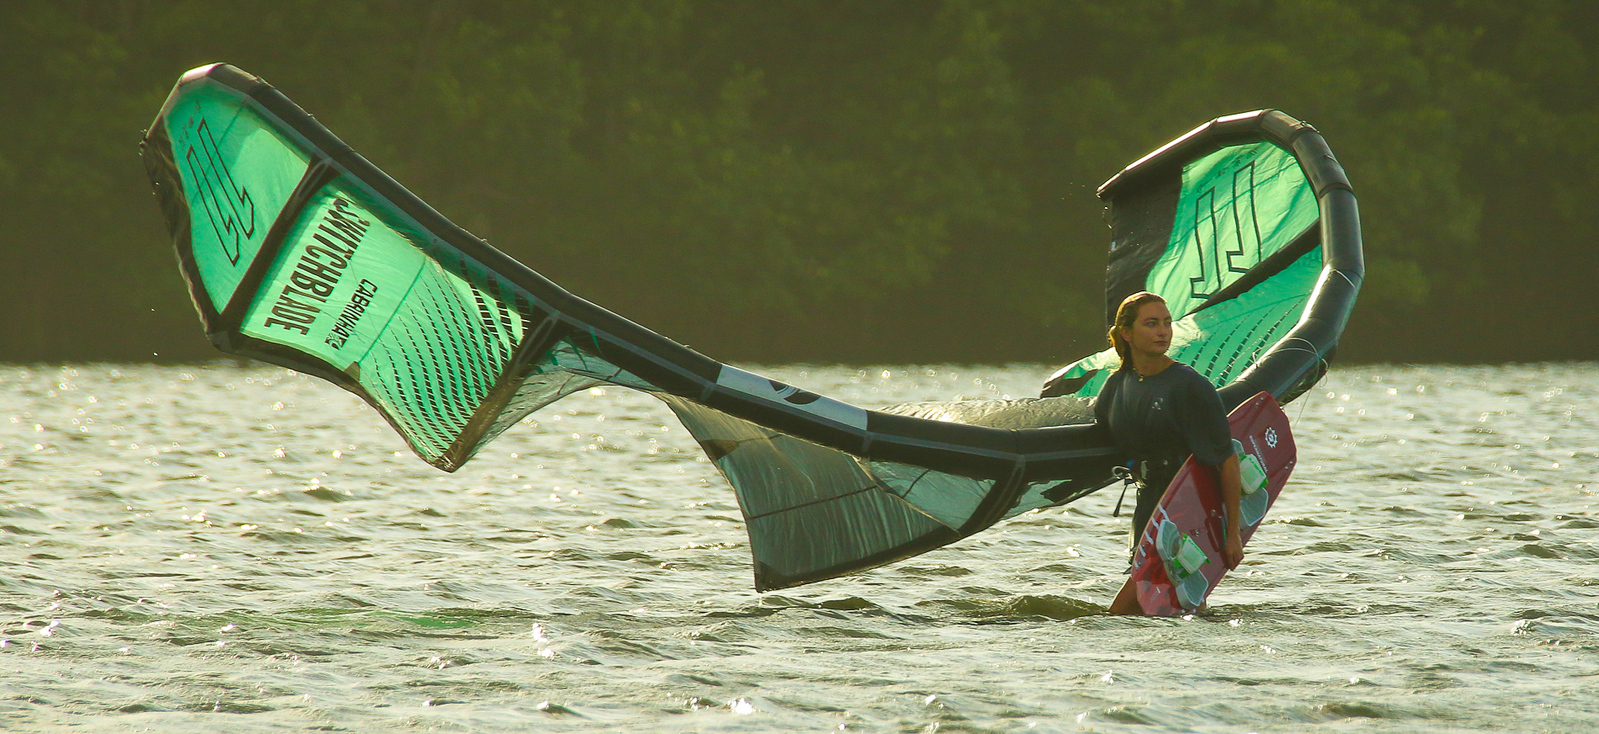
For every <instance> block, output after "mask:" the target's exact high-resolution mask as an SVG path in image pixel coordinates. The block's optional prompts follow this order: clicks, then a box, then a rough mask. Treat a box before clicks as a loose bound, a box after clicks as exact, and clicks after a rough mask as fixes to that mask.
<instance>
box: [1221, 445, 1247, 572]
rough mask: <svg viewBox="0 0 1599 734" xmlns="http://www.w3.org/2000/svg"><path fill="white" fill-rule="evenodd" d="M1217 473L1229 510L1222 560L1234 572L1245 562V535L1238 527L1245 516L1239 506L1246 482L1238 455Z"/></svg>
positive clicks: (1223, 497)
mask: <svg viewBox="0 0 1599 734" xmlns="http://www.w3.org/2000/svg"><path fill="white" fill-rule="evenodd" d="M1216 473H1217V475H1218V477H1217V478H1218V479H1220V480H1221V500H1222V505H1223V506H1224V507H1226V508H1227V543H1226V545H1225V549H1224V551H1223V552H1224V554H1225V555H1224V557H1223V559H1222V560H1224V561H1226V562H1227V568H1228V570H1232V569H1235V568H1238V564H1239V563H1240V562H1242V561H1243V560H1244V534H1243V532H1242V530H1241V529H1240V528H1239V527H1238V518H1239V516H1240V515H1242V514H1243V512H1242V510H1240V509H1239V508H1238V504H1239V502H1240V500H1241V498H1242V497H1243V486H1244V481H1243V478H1242V477H1241V476H1239V473H1238V454H1233V455H1232V456H1229V457H1227V460H1226V461H1223V462H1222V463H1221V466H1218V467H1216Z"/></svg>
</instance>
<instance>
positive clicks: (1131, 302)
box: [1106, 291, 1166, 370]
mask: <svg viewBox="0 0 1599 734" xmlns="http://www.w3.org/2000/svg"><path fill="white" fill-rule="evenodd" d="M1165 302H1166V299H1164V298H1161V297H1160V296H1158V295H1156V294H1154V293H1150V292H1149V291H1139V292H1137V293H1134V294H1132V295H1130V296H1128V297H1126V298H1123V299H1122V305H1120V306H1117V307H1116V320H1115V321H1113V322H1111V325H1110V332H1109V333H1108V334H1106V336H1107V337H1108V338H1109V339H1110V346H1111V348H1112V349H1115V350H1116V356H1118V357H1121V358H1122V364H1121V367H1118V368H1117V369H1123V370H1124V369H1127V368H1128V367H1131V366H1132V363H1133V362H1132V348H1133V347H1132V345H1131V344H1128V343H1127V340H1126V339H1123V338H1121V337H1120V336H1118V335H1117V332H1120V331H1121V330H1122V329H1130V328H1132V326H1133V322H1135V321H1137V320H1138V309H1140V308H1143V307H1144V304H1146V303H1165Z"/></svg>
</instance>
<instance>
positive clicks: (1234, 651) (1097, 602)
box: [0, 364, 1599, 732]
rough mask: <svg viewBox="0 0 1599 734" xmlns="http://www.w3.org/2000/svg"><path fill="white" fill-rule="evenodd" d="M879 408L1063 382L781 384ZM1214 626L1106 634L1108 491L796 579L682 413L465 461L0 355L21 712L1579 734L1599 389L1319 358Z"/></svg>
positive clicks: (640, 402) (1111, 567) (824, 374)
mask: <svg viewBox="0 0 1599 734" xmlns="http://www.w3.org/2000/svg"><path fill="white" fill-rule="evenodd" d="M758 370H759V371H761V372H763V373H769V374H772V375H773V376H774V377H777V378H779V379H783V380H786V381H789V382H791V383H793V384H796V385H799V386H801V387H805V388H808V389H813V390H816V391H819V392H822V393H824V394H828V395H832V396H836V397H839V398H842V399H845V400H849V401H851V402H854V403H856V404H859V405H863V406H868V407H878V406H882V405H887V404H891V403H896V402H901V401H908V400H947V399H950V398H953V397H955V396H957V395H964V396H967V397H972V396H978V395H981V396H993V395H999V394H1005V393H1009V394H1012V395H1018V396H1019V395H1028V394H1033V393H1034V391H1035V390H1036V386H1037V385H1038V383H1039V382H1040V381H1041V380H1042V378H1043V377H1044V376H1046V375H1047V374H1048V373H1049V372H1050V369H1049V368H1047V367H1045V366H1037V365H1021V366H978V367H972V366H960V367H954V366H916V367H906V366H886V367H879V368H873V369H867V370H860V369H856V368H839V367H803V366H789V367H775V368H774V367H763V368H758ZM1287 410H1288V413H1289V415H1290V416H1291V417H1292V418H1293V419H1294V428H1295V431H1296V438H1297V441H1298V444H1299V447H1300V465H1299V468H1298V469H1297V470H1296V472H1295V475H1294V478H1293V480H1292V481H1291V482H1290V484H1289V486H1288V488H1287V489H1286V490H1285V491H1284V493H1283V495H1282V498H1281V499H1280V500H1279V502H1278V503H1277V505H1276V506H1275V507H1274V508H1273V511H1272V514H1271V515H1269V516H1268V517H1267V519H1266V522H1265V525H1264V526H1263V527H1262V529H1261V530H1260V532H1259V533H1258V535H1257V536H1256V537H1255V539H1254V541H1253V542H1252V543H1251V544H1250V546H1249V548H1248V558H1247V560H1246V561H1245V565H1244V566H1243V567H1242V568H1241V569H1240V571H1238V572H1235V573H1234V574H1232V575H1231V576H1229V577H1228V578H1227V579H1226V580H1225V581H1224V582H1223V584H1222V586H1221V587H1220V588H1219V589H1218V590H1217V591H1216V592H1215V594H1214V596H1213V598H1212V607H1211V609H1210V611H1209V613H1208V614H1207V615H1205V616H1201V617H1195V618H1187V619H1127V618H1116V617H1108V616H1104V615H1103V614H1100V611H1101V610H1102V609H1103V605H1104V604H1106V603H1108V602H1109V600H1110V598H1111V596H1112V595H1113V594H1114V592H1115V591H1116V589H1117V588H1119V586H1120V584H1121V582H1122V579H1123V577H1122V576H1121V570H1122V569H1123V568H1124V567H1125V564H1126V554H1125V551H1124V550H1123V543H1124V538H1125V534H1126V522H1127V518H1126V517H1122V518H1113V517H1111V516H1110V508H1111V506H1112V505H1113V504H1114V503H1115V499H1116V497H1115V495H1114V493H1112V492H1109V491H1106V492H1101V493H1099V494H1097V495H1094V496H1092V497H1089V498H1087V499H1085V500H1082V501H1080V502H1078V503H1076V504H1073V505H1071V506H1069V507H1066V508H1054V509H1048V510H1044V511H1039V512H1034V513H1029V514H1027V515H1023V516H1021V517H1018V518H1016V519H1013V520H1010V521H1007V522H1005V523H1003V524H1002V525H1000V526H999V527H996V528H994V529H991V530H989V531H986V532H984V533H982V534H980V535H978V536H976V537H973V538H970V539H968V540H966V541H963V542H961V543H958V544H956V545H954V546H952V547H949V548H945V549H941V550H938V551H935V552H932V553H928V554H926V555H923V556H919V557H917V558H913V559H910V560H908V561H903V562H900V563H898V564H895V565H891V566H888V567H885V568H882V569H878V570H876V571H872V572H869V573H866V574H862V575H858V576H854V577H850V578H846V579H841V580H836V581H828V582H823V583H819V584H814V585H811V586H805V587H800V588H797V589H791V590H786V591H783V592H779V593H773V594H767V595H757V594H755V593H754V591H753V590H752V587H751V575H750V568H749V558H748V551H747V545H746V544H747V541H746V539H745V536H744V533H743V528H742V525H741V522H740V519H739V517H740V516H739V512H738V508H737V506H736V505H735V504H734V502H733V498H732V492H731V490H729V489H728V488H727V487H726V486H725V485H724V484H723V482H722V481H721V479H720V477H719V476H718V475H717V474H716V473H715V472H714V470H713V469H712V467H711V465H710V464H709V463H707V462H706V461H705V460H704V459H703V457H702V455H701V453H700V452H699V450H698V448H697V447H695V446H694V445H693V443H692V441H690V440H689V439H688V437H687V435H686V434H685V432H684V431H683V430H682V429H681V428H680V427H679V426H678V425H677V424H676V423H675V422H674V421H673V419H672V417H671V415H670V413H669V412H668V411H667V410H666V409H665V407H664V406H663V405H661V404H660V403H658V402H656V401H654V400H653V399H651V398H648V397H645V396H642V395H638V394H635V393H631V392H628V391H623V390H615V389H611V390H606V391H593V392H591V393H588V394H582V395H579V396H574V397H573V398H570V399H568V400H567V401H564V402H562V403H560V404H558V405H557V406H555V409H554V410H550V411H546V412H545V413H541V414H538V415H535V416H534V417H533V419H532V420H531V421H528V422H527V424H526V425H521V426H517V427H514V428H512V429H511V430H510V431H507V432H506V434H505V435H504V436H502V437H501V438H500V439H498V440H497V441H496V442H495V443H494V444H491V445H490V446H489V447H488V448H486V449H485V450H484V451H483V453H482V454H480V455H479V457H478V458H477V459H476V460H474V461H473V462H472V463H471V464H468V465H467V467H466V468H464V469H462V470H461V471H460V472H458V473H456V474H444V473H441V472H439V471H437V470H434V469H432V468H430V467H428V466H426V465H425V464H423V463H422V462H421V461H420V460H419V459H417V458H416V457H414V456H412V455H411V454H410V453H409V452H408V451H407V449H406V448H405V446H404V445H403V444H402V443H401V441H400V440H399V438H398V437H397V436H396V435H395V434H394V433H393V432H392V431H391V430H390V429H389V428H388V427H387V426H386V425H385V424H384V423H383V422H382V420H381V419H380V418H379V417H378V416H377V415H376V414H375V413H374V412H373V411H371V410H370V409H368V408H367V407H365V406H364V405H362V404H361V403H359V402H358V401H357V400H356V399H355V398H353V397H351V396H349V395H346V394H344V393H342V392H339V391H338V390H336V389H334V388H331V387H329V386H327V385H326V384H324V383H321V382H318V381H315V380H312V379H309V378H305V377H303V376H298V375H293V374H291V373H288V372H284V371H281V370H275V369H269V368H264V367H263V368H255V367H246V368H240V367H234V366H231V365H209V366H192V367H164V366H162V367H157V366H147V365H78V366H70V367H66V368H62V367H57V366H51V367H20V366H9V367H0V535H3V538H0V569H3V571H0V728H3V729H6V730H45V731H53V730H66V729H73V730H92V731H145V730H149V731H159V732H209V731H239V732H254V731H357V732H367V731H371V732H378V731H396V730H416V731H532V730H538V731H785V732H786V731H816V732H821V731H884V732H935V731H936V732H1011V731H1015V732H1023V731H1029V732H1030V731H1046V732H1047V731H1073V732H1075V731H1133V732H1182V731H1207V732H1208V731H1215V732H1246V731H1260V732H1268V731H1340V732H1342V731H1385V732H1386V731H1391V732H1414V731H1424V732H1425V731H1440V732H1442V731H1462V730H1496V731H1556V732H1571V731H1591V730H1593V729H1594V728H1596V727H1599V566H1596V564H1595V560H1596V559H1599V548H1596V546H1595V541H1596V540H1599V530H1596V528H1599V516H1596V514H1595V509H1594V508H1593V506H1592V505H1593V504H1594V503H1595V493H1596V487H1599V482H1596V479H1599V471H1596V469H1599V450H1596V447H1599V424H1596V420H1599V366H1595V365H1589V364H1577V365H1526V366H1512V367H1504V368H1463V367H1392V366H1385V367H1364V368H1358V369H1341V370H1335V371H1334V372H1333V373H1332V374H1331V375H1329V377H1328V378H1327V379H1326V380H1325V381H1324V382H1323V383H1322V385H1321V386H1320V387H1319V388H1318V389H1317V390H1313V391H1312V392H1311V393H1309V394H1308V395H1306V396H1305V398H1303V399H1302V400H1301V401H1299V402H1296V403H1294V404H1291V405H1290V406H1288V408H1287Z"/></svg>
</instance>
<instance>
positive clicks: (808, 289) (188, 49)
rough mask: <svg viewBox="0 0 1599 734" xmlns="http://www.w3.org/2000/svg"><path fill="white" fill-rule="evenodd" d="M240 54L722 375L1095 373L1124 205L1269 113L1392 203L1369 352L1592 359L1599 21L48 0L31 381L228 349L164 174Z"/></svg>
mask: <svg viewBox="0 0 1599 734" xmlns="http://www.w3.org/2000/svg"><path fill="white" fill-rule="evenodd" d="M215 61H227V62H229V63H232V64H234V65H236V66H239V67H240V68H243V69H245V70H246V71H250V72H253V73H255V74H258V75H260V76H262V77H263V78H265V79H266V80H267V81H269V82H271V83H272V84H274V85H275V86H277V87H278V88H279V89H280V90H282V91H283V92H284V93H285V94H287V95H288V96H289V97H290V98H291V99H294V100H295V101H296V102H298V103H299V104H300V105H301V106H302V107H304V108H305V109H306V110H307V111H309V112H311V113H312V114H314V115H317V116H318V118H319V119H320V120H321V121H322V122H323V123H324V124H326V125H327V126H328V127H329V128H330V129H332V130H333V131H334V133H336V134H338V135H339V136H341V137H343V138H344V139H345V140H346V141H347V142H349V143H350V144H351V145H353V146H354V147H355V149H356V150H358V151H361V152H362V153H363V154H364V155H366V157H367V158H369V159H370V160H372V161H373V162H374V163H375V164H377V165H378V166H379V167H381V168H383V169H385V170H386V171H388V172H389V173H390V174H391V175H393V176H394V177H395V178H396V179H398V180H399V181H400V182H401V183H403V184H405V185H406V186H408V187H410V188H411V189H412V190H413V191H415V192H417V194H418V195H420V196H421V197H422V198H423V199H425V200H427V201H428V202H430V203H431V204H433V205H434V207H435V208H437V209H439V210H440V211H441V212H443V213H444V214H445V215H446V216H449V217H451V218H452V219H454V220H455V221H457V222H458V223H460V224H462V225H463V226H465V227H466V228H467V229H469V230H471V231H473V232H474V233H475V234H477V235H479V236H481V237H483V238H485V239H487V240H488V241H489V242H491V243H493V244H494V245H495V246H497V247H499V248H500V249H502V250H504V251H506V252H508V253H509V254H511V255H512V256H514V257H516V258H517V259H519V260H521V261H523V262H525V263H527V264H528V265H530V266H531V267H533V268H534V269H535V270H538V271H540V272H542V273H543V274H544V275H546V276H549V277H550V278H552V279H554V280H555V281H556V282H558V283H561V284H562V285H565V286H566V287H567V288H569V289H570V290H572V291H573V292H575V293H577V294H578V295H581V296H583V297H586V298H588V299H590V300H593V301H595V302H597V303H599V304H601V305H604V306H606V307H608V308H611V309H612V310H614V311H617V312H618V313H621V314H623V315H625V316H628V317H630V318H633V319H634V320H636V321H639V322H641V323H643V324H645V325H646V326H649V327H651V328H654V329H656V330H658V331H660V332H662V333H664V334H666V335H668V336H671V337H673V338H675V339H677V340H679V341H682V342H686V343H688V344H691V345H692V346H694V347H696V348H697V349H699V350H700V351H703V352H706V353H707V354H710V355H711V356H714V357H717V358H720V359H724V360H746V361H768V362H774V361H795V360H797V361H811V362H878V361H895V362H932V361H960V362H1011V361H1023V360H1026V361H1046V362H1065V361H1068V360H1071V359H1075V358H1077V357H1079V356H1082V355H1083V354H1086V353H1088V352H1090V351H1096V350H1097V349H1098V348H1099V346H1100V339H1102V336H1101V329H1102V325H1101V323H1102V320H1103V314H1102V312H1101V309H1100V306H1099V304H1100V299H1101V290H1102V287H1103V277H1104V262H1105V255H1104V253H1105V249H1106V246H1107V244H1108V239H1109V237H1108V235H1109V230H1108V229H1107V228H1106V226H1105V223H1104V220H1103V216H1102V206H1101V204H1100V202H1099V201H1098V200H1097V199H1096V198H1095V196H1094V190H1095V188H1096V187H1097V186H1098V185H1099V184H1100V183H1101V182H1103V181H1104V180H1105V179H1107V178H1109V177H1110V176H1111V175H1113V174H1115V173H1116V172H1117V171H1119V170H1120V169H1121V168H1122V167H1123V166H1125V165H1126V164H1128V163H1129V162H1131V161H1133V160H1134V159H1136V158H1138V157H1139V156H1141V155H1143V154H1144V153H1146V152H1148V151H1150V150H1151V149H1153V148H1155V147H1157V146H1159V145H1160V144H1162V143H1164V142H1166V141H1167V140H1169V139H1171V138H1172V137H1174V136H1176V135H1179V134H1181V133H1183V132H1185V131H1187V130H1188V129H1190V128H1192V127H1193V126H1195V125H1197V124H1200V123H1202V122H1205V121H1207V120H1209V119H1211V118H1214V117H1217V116H1219V115H1224V114H1229V113H1233V112H1239V111H1245V110H1253V109H1258V108H1263V107H1272V108H1277V109H1281V110H1283V111H1285V112H1287V113H1289V114H1291V115H1294V116H1296V117H1299V118H1300V119H1303V120H1306V121H1308V122H1311V123H1312V124H1314V125H1316V126H1317V127H1318V129H1320V130H1321V131H1322V133H1323V134H1324V135H1325V136H1326V137H1327V139H1328V141H1329V143H1330V144H1331V145H1332V147H1333V150H1334V151H1335V152H1337V154H1338V156H1339V159H1340V160H1341V161H1342V162H1343V164H1344V166H1345V167H1346V169H1347V170H1348V173H1349V176H1350V178H1351V180H1352V181H1353V182H1354V184H1355V189H1356V192H1357V194H1358V196H1359V198H1360V203H1361V207H1362V214H1363V222H1364V232H1365V241H1366V254H1367V262H1368V270H1369V279H1368V281H1367V284H1366V287H1365V290H1364V291H1363V293H1362V296H1361V303H1360V305H1359V306H1358V307H1357V309H1356V315H1355V320H1354V322H1353V323H1352V325H1351V327H1350V329H1349V331H1348V332H1347V333H1346V335H1345V339H1344V344H1343V349H1342V354H1341V358H1343V359H1346V360H1351V359H1352V360H1358V361H1454V362H1495V361H1506V360H1513V361H1539V360H1557V359H1595V358H1599V326H1596V324H1595V321H1596V318H1595V317H1596V316H1599V306H1596V305H1595V299H1594V298H1593V297H1592V290H1593V285H1592V283H1593V281H1594V279H1595V277H1596V276H1599V255H1596V249H1599V248H1596V247H1595V245H1596V234H1599V233H1596V231H1595V230H1596V226H1595V225H1596V224H1599V208H1596V207H1595V202H1599V135H1595V134H1594V133H1595V128H1596V127H1599V124H1596V123H1599V84H1596V83H1595V82H1596V80H1595V74H1594V73H1595V71H1596V68H1595V66H1596V64H1599V3H1593V2H1586V1H1582V0H1516V1H1515V2H1509V1H1502V0H1418V1H1415V2H1392V1H1391V0H1209V1H1207V2H1197V1H1185V0H1119V1H1115V0H1103V1H1102V0H1009V1H1000V0H880V1H878V0H803V1H801V0H745V1H737V2H735V1H733V0H547V1H541V2H527V3H522V2H469V1H466V0H456V1H453V2H451V1H446V2H401V1H399V0H371V1H369V2H337V1H327V0H319V1H317V2H310V1H299V0H295V1H285V0H234V1H232V2H228V3H213V2H198V1H188V2H155V1H149V0H120V1H119V0H99V1H90V0H79V1H70V0H64V1H61V2H55V1H48V0H41V1H37V2H33V1H24V2H15V1H14V2H7V3H4V4H0V99H3V100H5V103H6V104H5V107H6V112H5V114H4V115H3V116H0V274H3V277H0V361H13V362H16V361H82V360H140V361H144V360H161V361H166V360H199V359H210V358H213V357H215V356H218V355H216V353H214V352H212V351H211V350H210V347H209V345H208V344H207V343H206V342H205V340H204V338H203V337H202V335H201V333H200V329H199V326H198V322H197V319H196V318H195V316H194V315H193V309H192V308H191V307H190V305H189V303H188V301H187V296H186V291H185V290H184V288H183V286H182V283H181V280H180V277H179V275H178V271H177V268H176V267H175V263H174V259H173V257H172V254H171V246H170V241H169V239H168V237H167V233H166V231H165V227H164V225H163V224H162V223H161V217H160V214H159V212H158V209H157V207H156V204H155V202H154V200H153V197H152V196H151V194H150V188H149V185H148V182H147V181H146V179H145V175H144V171H143V168H142V166H141V164H140V162H139V160H138V140H139V137H140V135H141V132H142V130H143V129H144V128H145V127H146V126H147V125H149V124H150V122H151V120H152V119H153V118H154V116H155V114H156V112H157V110H158V109H159V107H160V105H161V102H162V100H163V99H164V98H165V95H166V93H167V92H168V91H169V90H170V88H171V85H172V84H173V82H175V81H176V79H177V78H178V76H179V75H180V74H181V73H182V72H184V71H185V70H187V69H190V68H192V67H195V66H199V65H202V64H206V63H210V62H215ZM1568 327H1569V328H1568Z"/></svg>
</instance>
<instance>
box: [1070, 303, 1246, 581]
mask: <svg viewBox="0 0 1599 734" xmlns="http://www.w3.org/2000/svg"><path fill="white" fill-rule="evenodd" d="M1171 337H1172V319H1171V311H1170V310H1168V309H1167V308H1166V300H1165V299H1163V298H1161V297H1160V296H1158V295H1155V294H1154V293H1148V292H1145V293H1134V294H1133V295H1131V296H1128V297H1127V298H1126V299H1125V300H1123V301H1122V302H1121V306H1120V307H1118V308H1117V309H1116V321H1115V323H1114V324H1112V325H1111V327H1110V334H1109V338H1110V344H1111V346H1113V347H1115V348H1116V353H1117V354H1118V355H1120V356H1121V360H1122V363H1121V367H1120V368H1119V369H1117V370H1116V371H1115V372H1114V373H1112V374H1111V376H1110V377H1109V378H1108V379H1107V380H1106V381H1105V386H1104V388H1103V389H1101V390H1100V392H1099V402H1098V403H1097V404H1096V405H1095V407H1094V415H1095V418H1097V419H1098V421H1099V424H1100V425H1102V426H1108V427H1109V428H1110V432H1111V434H1112V435H1113V436H1115V438H1116V444H1117V446H1119V447H1120V448H1121V449H1122V451H1123V452H1125V453H1126V455H1127V456H1128V457H1130V458H1131V459H1133V462H1134V463H1133V474H1134V477H1135V478H1137V480H1138V485H1139V486H1138V501H1137V506H1136V509H1134V510H1133V529H1132V545H1133V547H1135V548H1136V547H1137V545H1138V539H1139V537H1141V536H1142V535H1143V533H1144V526H1145V525H1147V524H1148V523H1149V518H1150V516H1151V515H1153V514H1154V513H1155V507H1156V505H1158V504H1159V503H1160V498H1161V496H1162V495H1164V494H1165V493H1166V486H1167V485H1169V484H1171V481H1172V478H1173V476H1175V475H1176V474H1177V470H1178V469H1179V468H1180V467H1182V465H1183V462H1184V461H1186V460H1187V459H1188V456H1189V455H1190V454H1192V455H1193V456H1194V458H1196V459H1198V460H1199V463H1201V464H1204V465H1205V466H1208V467H1210V468H1211V469H1213V470H1214V471H1216V472H1217V473H1218V475H1219V477H1218V478H1219V479H1220V480H1221V481H1220V484H1221V489H1222V502H1223V504H1224V505H1225V507H1226V508H1227V520H1226V522H1227V541H1226V548H1225V551H1224V552H1225V557H1224V559H1223V560H1225V561H1226V563H1227V568H1229V569H1233V568H1237V567H1238V563H1239V562H1240V561H1242V560H1243V559H1244V546H1243V536H1242V535H1241V534H1240V533H1239V528H1238V515H1239V510H1238V503H1239V497H1240V495H1241V490H1240V488H1241V486H1242V481H1241V480H1240V478H1239V474H1238V457H1237V456H1236V455H1234V454H1233V438H1232V431H1231V430H1230V429H1229V427H1228V424H1227V413H1226V411H1225V410H1223V408H1222V404H1221V398H1220V397H1218V396H1217V395H1216V388H1215V387H1213V386H1211V384H1210V381H1209V380H1206V379H1205V377H1204V376H1203V375H1200V374H1199V373H1198V372H1195V371H1194V368H1192V367H1189V366H1188V365H1186V364H1183V363H1181V362H1178V361H1176V360H1174V359H1172V358H1171V357H1168V356H1166V350H1167V349H1168V348H1170V347H1171ZM1120 601H1121V600H1118V602H1120ZM1133 601H1134V604H1136V599H1134V600H1133ZM1111 611H1112V612H1120V611H1137V609H1136V608H1134V609H1128V610H1120V609H1118V608H1117V605H1112V607H1111Z"/></svg>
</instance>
